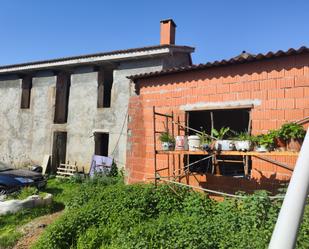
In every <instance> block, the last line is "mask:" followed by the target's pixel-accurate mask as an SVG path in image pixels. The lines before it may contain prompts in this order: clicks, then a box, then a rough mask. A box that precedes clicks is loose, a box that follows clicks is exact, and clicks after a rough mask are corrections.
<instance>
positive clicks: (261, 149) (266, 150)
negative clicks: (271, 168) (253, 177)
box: [255, 145, 269, 152]
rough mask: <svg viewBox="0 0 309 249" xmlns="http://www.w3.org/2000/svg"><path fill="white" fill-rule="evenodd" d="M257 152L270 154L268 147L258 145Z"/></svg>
mask: <svg viewBox="0 0 309 249" xmlns="http://www.w3.org/2000/svg"><path fill="white" fill-rule="evenodd" d="M255 150H256V151H257V152H268V151H269V149H268V148H267V147H266V145H258V146H257V147H256V149H255Z"/></svg>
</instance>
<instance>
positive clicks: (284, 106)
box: [127, 54, 309, 190]
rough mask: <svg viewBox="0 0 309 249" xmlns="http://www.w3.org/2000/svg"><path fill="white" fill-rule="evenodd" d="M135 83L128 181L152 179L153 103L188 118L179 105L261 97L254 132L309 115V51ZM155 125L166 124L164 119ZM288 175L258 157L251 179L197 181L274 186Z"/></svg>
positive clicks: (223, 186)
mask: <svg viewBox="0 0 309 249" xmlns="http://www.w3.org/2000/svg"><path fill="white" fill-rule="evenodd" d="M136 87H137V89H139V93H138V95H137V96H133V97H131V100H130V107H129V116H130V117H129V124H128V125H129V138H128V145H129V146H128V151H127V174H128V177H127V180H128V182H129V183H131V182H137V181H147V180H151V179H150V178H151V177H153V176H154V149H153V148H154V145H153V143H154V142H153V141H154V139H153V121H152V107H153V106H155V107H156V110H157V111H158V112H161V113H171V111H173V112H174V114H175V115H176V116H179V118H180V119H181V121H183V122H184V118H185V117H184V112H183V111H181V110H180V108H179V107H180V106H181V105H185V104H190V103H191V104H193V103H197V102H221V101H238V100H253V99H258V100H260V101H261V104H260V105H257V106H254V108H253V109H252V133H253V134H258V133H263V132H267V131H268V130H269V129H275V128H279V127H280V126H281V125H282V124H283V123H285V122H288V121H295V120H298V119H302V118H304V117H306V116H309V55H308V54H302V55H295V56H286V57H281V58H275V59H270V60H264V61H257V62H251V63H245V64H239V65H229V66H221V67H213V68H208V69H203V70H200V71H191V72H182V73H177V74H173V75H166V76H161V77H156V78H149V79H143V80H140V81H139V82H137V86H136ZM157 123H159V125H160V126H162V122H160V121H159V122H157ZM307 127H308V126H307ZM159 128H160V127H159ZM161 128H163V127H161ZM158 159H159V160H158V165H159V166H163V165H166V161H167V160H166V156H165V155H164V156H160V157H159V158H158ZM274 159H277V160H279V161H282V162H286V163H288V164H290V165H291V166H293V165H294V163H295V158H292V157H277V158H274ZM290 175H291V172H290V171H288V170H285V169H283V168H281V167H279V166H275V165H273V164H270V163H265V162H264V161H261V160H258V159H256V160H254V161H253V165H252V172H251V181H247V180H239V179H233V178H230V177H217V176H211V175H207V176H200V177H201V179H200V180H199V181H198V182H196V183H195V184H198V185H205V186H208V187H215V188H219V189H220V188H221V189H222V190H238V189H249V190H252V189H255V188H267V189H273V187H274V186H277V184H278V183H280V182H282V181H283V182H284V181H288V180H289V178H290ZM202 178H203V179H202ZM191 181H197V180H196V179H194V180H193V179H191ZM192 184H194V182H192Z"/></svg>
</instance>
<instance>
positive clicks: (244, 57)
mask: <svg viewBox="0 0 309 249" xmlns="http://www.w3.org/2000/svg"><path fill="white" fill-rule="evenodd" d="M302 53H309V48H307V47H305V46H303V47H300V48H299V49H293V48H290V49H289V50H287V51H282V50H279V51H277V52H268V53H266V54H261V53H259V54H257V55H254V54H249V53H246V52H244V53H242V54H240V55H239V56H236V57H233V58H231V59H229V60H221V61H214V62H207V63H204V64H197V65H190V66H185V67H174V68H170V69H165V70H162V71H155V72H150V73H143V74H136V75H131V76H128V78H129V79H131V80H137V79H143V78H150V77H155V76H160V75H166V74H172V73H178V72H186V71H193V70H201V69H205V68H210V67H217V66H225V65H232V64H241V63H246V62H250V61H259V60H265V59H271V58H277V57H282V56H289V55H296V54H302Z"/></svg>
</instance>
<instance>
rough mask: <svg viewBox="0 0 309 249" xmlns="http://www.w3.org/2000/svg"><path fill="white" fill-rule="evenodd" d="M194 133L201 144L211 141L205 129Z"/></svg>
mask: <svg viewBox="0 0 309 249" xmlns="http://www.w3.org/2000/svg"><path fill="white" fill-rule="evenodd" d="M201 128H202V127H201ZM201 130H202V129H201ZM196 135H197V136H198V137H199V138H200V143H201V145H203V144H210V143H211V139H210V138H209V135H208V134H207V133H206V131H205V130H202V131H201V133H196Z"/></svg>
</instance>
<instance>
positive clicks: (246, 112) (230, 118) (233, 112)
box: [187, 108, 250, 176]
mask: <svg viewBox="0 0 309 249" xmlns="http://www.w3.org/2000/svg"><path fill="white" fill-rule="evenodd" d="M211 116H212V118H211ZM187 117H188V118H187V122H188V126H189V127H190V128H193V129H195V130H198V131H202V130H204V131H205V132H206V133H207V134H209V135H210V134H211V129H212V128H215V129H217V130H219V129H221V128H222V127H229V128H230V130H231V131H233V132H231V133H230V134H231V135H232V134H234V135H235V133H236V134H237V133H240V132H247V131H248V130H249V119H250V109H247V108H244V109H223V110H221V109H220V110H205V111H190V112H187ZM188 133H189V135H195V134H196V132H194V131H192V130H189V131H188ZM202 158H204V156H195V155H190V156H189V157H188V160H187V163H193V162H195V161H198V160H201V159H202ZM217 159H218V166H219V170H220V174H221V175H229V176H241V175H244V163H243V158H242V157H241V156H224V157H223V156H221V157H217ZM190 170H191V171H192V172H198V173H213V172H214V168H213V161H212V159H211V158H210V159H207V160H203V161H201V162H199V163H197V164H194V165H192V166H190ZM217 173H218V172H217Z"/></svg>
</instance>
